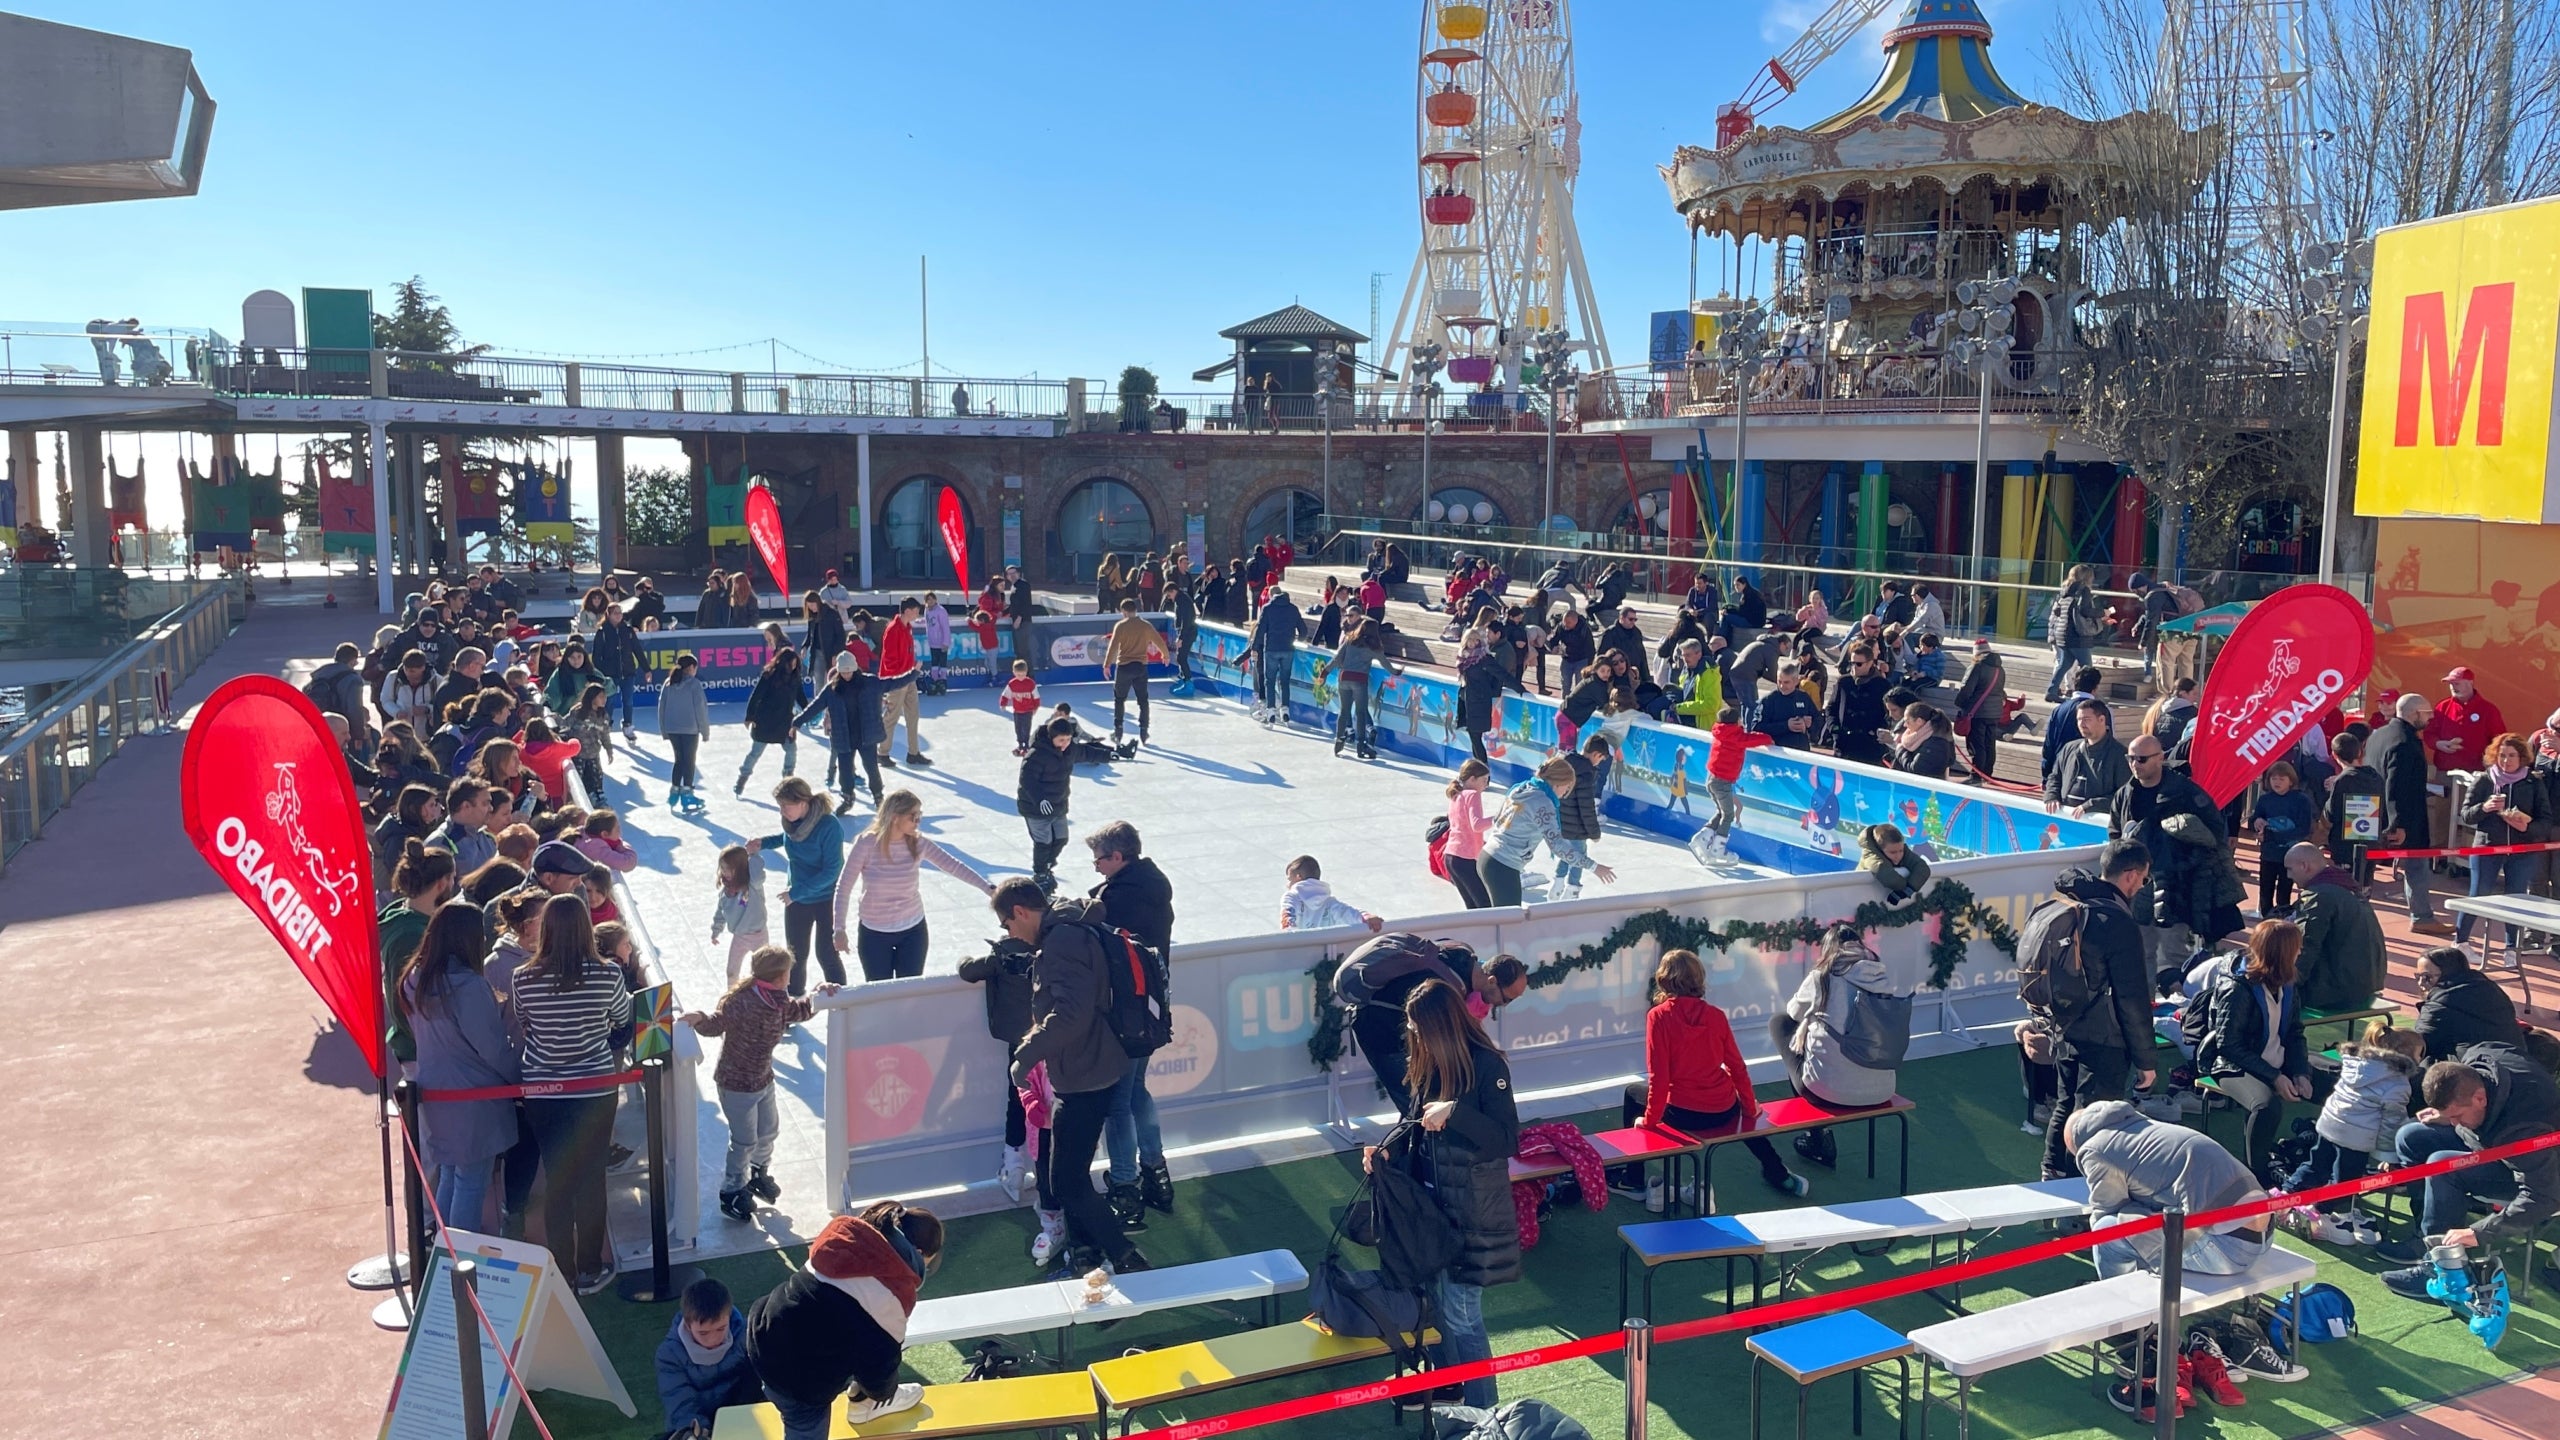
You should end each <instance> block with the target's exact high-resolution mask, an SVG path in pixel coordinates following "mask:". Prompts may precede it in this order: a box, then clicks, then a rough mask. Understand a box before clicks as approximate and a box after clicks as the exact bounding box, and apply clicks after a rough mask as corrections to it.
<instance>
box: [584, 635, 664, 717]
mask: <svg viewBox="0 0 2560 1440" xmlns="http://www.w3.org/2000/svg"><path fill="white" fill-rule="evenodd" d="M587 658H588V659H590V660H592V661H593V662H594V663H595V667H596V673H597V674H599V675H602V676H603V677H605V678H606V679H608V680H611V681H612V682H613V693H614V695H615V696H616V697H617V699H618V701H619V703H620V707H621V710H622V738H624V739H625V740H637V739H639V738H640V732H639V731H638V730H636V729H633V728H632V724H631V695H632V692H633V691H634V690H636V689H638V688H639V685H640V682H641V681H642V680H644V679H646V678H647V672H648V668H649V661H648V657H647V656H645V655H643V654H641V653H640V632H639V631H637V630H634V629H632V628H631V622H630V621H628V620H625V619H623V618H622V607H621V606H619V605H608V606H606V607H605V612H604V623H603V624H601V625H598V626H597V627H596V633H595V636H594V638H592V639H590V640H588V641H587Z"/></svg>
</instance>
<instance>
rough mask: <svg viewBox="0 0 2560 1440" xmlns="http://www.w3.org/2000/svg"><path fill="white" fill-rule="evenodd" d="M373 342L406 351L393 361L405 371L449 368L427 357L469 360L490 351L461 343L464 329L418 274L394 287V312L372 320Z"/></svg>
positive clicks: (486, 348) (376, 346) (392, 301)
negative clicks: (457, 323)
mask: <svg viewBox="0 0 2560 1440" xmlns="http://www.w3.org/2000/svg"><path fill="white" fill-rule="evenodd" d="M373 343H374V346H375V348H377V349H381V350H391V351H399V352H405V355H404V357H403V358H400V359H395V360H393V361H392V362H391V363H392V364H394V365H396V366H398V367H400V368H401V369H404V370H445V369H450V368H452V367H451V366H450V365H447V364H443V363H439V362H438V361H437V360H431V359H428V358H425V357H428V356H440V357H452V358H455V359H469V358H471V357H472V356H475V355H480V354H484V353H486V352H487V351H488V349H489V347H488V346H486V345H465V344H463V343H462V328H461V327H460V326H458V325H456V324H454V323H453V312H452V311H451V310H450V309H448V308H447V307H446V306H445V305H444V303H443V300H442V297H440V296H438V295H435V294H433V293H431V292H430V291H429V290H428V289H427V282H426V280H425V279H424V278H423V277H420V276H416V275H412V276H410V277H409V278H408V279H406V280H403V281H400V282H399V283H397V284H395V285H393V286H392V287H391V313H390V314H388V315H376V316H374V317H373Z"/></svg>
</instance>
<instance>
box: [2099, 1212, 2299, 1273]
mask: <svg viewBox="0 0 2560 1440" xmlns="http://www.w3.org/2000/svg"><path fill="white" fill-rule="evenodd" d="M2156 1213H2158V1212H2156V1211H2150V1210H2121V1211H2118V1212H2116V1213H2114V1214H2112V1215H2092V1216H2090V1217H2089V1228H2090V1229H2092V1230H2102V1229H2105V1228H2106V1227H2107V1226H2109V1225H2113V1224H2116V1223H2118V1222H2119V1221H2124V1220H2139V1219H2142V1218H2143V1217H2144V1216H2146V1215H2152V1214H2156ZM2162 1235H2163V1232H2161V1231H2158V1230H2154V1231H2152V1232H2151V1233H2149V1234H2147V1235H2136V1236H2134V1237H2133V1238H2132V1239H2130V1240H2101V1241H2099V1242H2098V1244H2097V1246H2096V1247H2095V1248H2094V1249H2092V1250H2091V1251H2090V1252H2089V1258H2090V1259H2091V1260H2093V1261H2095V1262H2097V1266H2098V1278H2099V1279H2101V1280H2108V1279H2113V1278H2114V1277H2116V1276H2118V1275H2129V1274H2131V1273H2133V1272H2134V1271H2136V1270H2149V1271H2152V1272H2154V1273H2157V1272H2158V1271H2159V1269H2160V1256H2161V1253H2162V1251H2163V1249H2164V1247H2163V1245H2162V1244H2161V1239H2162ZM2267 1239H2268V1232H2266V1231H2260V1232H2258V1233H2257V1234H2254V1235H2252V1234H2250V1233H2249V1232H2248V1231H2245V1230H2234V1231H2232V1232H2230V1233H2229V1234H2224V1235H2216V1234H2214V1233H2213V1232H2211V1231H2209V1230H2190V1231H2188V1232H2187V1233H2186V1236H2185V1243H2184V1244H2183V1246H2182V1247H2181V1248H2180V1250H2179V1252H2178V1253H2179V1268H2180V1269H2181V1270H2183V1271H2185V1272H2186V1273H2187V1274H2191V1275H2237V1274H2239V1273H2240V1272H2242V1271H2244V1270H2246V1269H2248V1268H2249V1267H2250V1266H2252V1265H2255V1264H2257V1263H2258V1257H2259V1256H2261V1255H2264V1254H2266V1253H2267Z"/></svg>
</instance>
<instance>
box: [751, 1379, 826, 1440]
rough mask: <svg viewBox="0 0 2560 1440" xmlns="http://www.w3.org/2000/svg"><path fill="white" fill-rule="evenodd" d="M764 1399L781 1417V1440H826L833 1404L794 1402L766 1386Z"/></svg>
mask: <svg viewBox="0 0 2560 1440" xmlns="http://www.w3.org/2000/svg"><path fill="white" fill-rule="evenodd" d="M764 1398H766V1399H767V1400H770V1401H772V1402H773V1408H774V1409H775V1410H776V1411H778V1412H780V1413H781V1415H782V1440H827V1427H828V1426H829V1424H831V1423H832V1422H833V1421H834V1419H835V1408H836V1407H835V1402H834V1401H833V1400H829V1401H828V1402H827V1403H826V1404H824V1405H811V1404H807V1403H805V1402H803V1401H799V1400H794V1399H792V1398H791V1397H790V1396H788V1395H785V1394H783V1393H782V1392H781V1391H779V1390H776V1389H774V1388H773V1387H772V1386H770V1385H768V1386H766V1387H765V1391H764Z"/></svg>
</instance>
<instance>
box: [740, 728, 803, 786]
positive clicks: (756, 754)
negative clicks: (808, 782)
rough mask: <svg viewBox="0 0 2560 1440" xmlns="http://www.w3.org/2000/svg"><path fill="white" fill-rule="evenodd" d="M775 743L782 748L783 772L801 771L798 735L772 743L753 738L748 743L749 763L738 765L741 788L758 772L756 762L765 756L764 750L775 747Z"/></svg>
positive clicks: (794, 773)
mask: <svg viewBox="0 0 2560 1440" xmlns="http://www.w3.org/2000/svg"><path fill="white" fill-rule="evenodd" d="M775 745H779V746H781V748H782V773H783V774H785V775H796V774H798V773H799V771H800V742H799V738H798V737H797V736H794V737H793V738H791V739H788V740H781V741H774V742H770V743H768V742H766V741H763V740H751V741H749V742H748V743H747V763H745V764H744V765H741V766H739V767H738V784H739V786H740V787H741V788H743V787H744V786H745V785H746V783H747V777H748V776H750V775H753V774H755V773H756V762H757V761H759V760H762V759H763V758H764V752H765V751H767V750H770V749H773V748H774V746H775Z"/></svg>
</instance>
